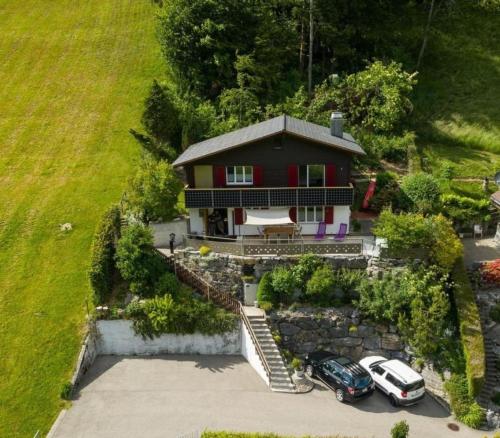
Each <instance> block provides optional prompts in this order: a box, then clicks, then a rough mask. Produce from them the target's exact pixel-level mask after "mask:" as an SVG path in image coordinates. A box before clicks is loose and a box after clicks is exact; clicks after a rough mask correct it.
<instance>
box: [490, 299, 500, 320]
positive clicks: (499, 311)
mask: <svg viewBox="0 0 500 438" xmlns="http://www.w3.org/2000/svg"><path fill="white" fill-rule="evenodd" d="M490 318H491V319H492V320H493V321H495V322H497V323H499V324H500V303H496V304H495V305H494V306H493V307H492V308H491V310H490Z"/></svg>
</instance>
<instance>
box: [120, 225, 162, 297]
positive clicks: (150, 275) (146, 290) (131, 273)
mask: <svg viewBox="0 0 500 438" xmlns="http://www.w3.org/2000/svg"><path fill="white" fill-rule="evenodd" d="M115 258H116V266H117V268H118V269H119V271H120V274H121V275H122V277H123V278H124V279H125V280H126V281H128V282H129V283H130V290H131V291H132V292H133V293H134V294H137V295H139V296H141V297H149V296H153V295H154V293H155V286H156V283H157V282H158V280H159V279H160V277H161V276H162V275H163V274H164V273H165V272H166V265H165V262H164V260H163V259H162V258H161V257H160V255H159V254H158V253H157V252H156V250H155V249H154V247H153V235H152V233H151V230H150V229H149V228H147V227H145V226H143V225H139V224H137V225H130V226H129V227H127V228H126V229H125V231H124V232H123V235H122V237H121V239H120V240H119V241H118V246H117V250H116V257H115Z"/></svg>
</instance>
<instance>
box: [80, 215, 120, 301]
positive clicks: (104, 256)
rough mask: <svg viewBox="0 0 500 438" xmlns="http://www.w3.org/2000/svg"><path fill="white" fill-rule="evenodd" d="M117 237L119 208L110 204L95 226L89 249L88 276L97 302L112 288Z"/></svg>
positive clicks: (118, 233)
mask: <svg viewBox="0 0 500 438" xmlns="http://www.w3.org/2000/svg"><path fill="white" fill-rule="evenodd" d="M119 237H120V210H119V208H118V207H117V206H112V207H111V208H109V209H108V210H107V211H106V212H105V213H104V215H103V216H102V218H101V221H100V222H99V224H98V226H97V230H96V232H95V235H94V240H93V242H92V249H91V256H90V268H89V271H88V276H89V281H90V286H91V288H92V291H93V292H94V297H95V300H96V302H97V303H98V304H102V303H104V302H105V301H106V300H107V298H108V297H109V295H110V294H111V291H112V289H113V275H114V272H115V261H114V256H115V244H116V241H117V240H118V238H119Z"/></svg>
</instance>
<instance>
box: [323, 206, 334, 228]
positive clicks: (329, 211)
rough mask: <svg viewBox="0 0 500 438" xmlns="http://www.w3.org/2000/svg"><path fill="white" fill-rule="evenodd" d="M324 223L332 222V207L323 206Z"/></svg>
mask: <svg viewBox="0 0 500 438" xmlns="http://www.w3.org/2000/svg"><path fill="white" fill-rule="evenodd" d="M325 223H327V224H333V207H325Z"/></svg>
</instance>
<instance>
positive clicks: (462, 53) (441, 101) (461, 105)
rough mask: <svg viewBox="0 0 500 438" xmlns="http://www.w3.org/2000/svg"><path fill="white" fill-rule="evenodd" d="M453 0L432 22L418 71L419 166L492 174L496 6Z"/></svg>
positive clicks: (499, 58)
mask: <svg viewBox="0 0 500 438" xmlns="http://www.w3.org/2000/svg"><path fill="white" fill-rule="evenodd" d="M465 3H466V2H457V3H456V7H457V8H458V9H457V12H456V13H455V14H454V15H452V16H449V17H447V16H442V20H441V21H440V22H439V23H438V25H437V26H435V27H434V30H433V33H432V35H431V38H430V42H429V50H428V52H427V55H426V57H425V59H424V64H423V67H422V68H421V72H420V74H419V76H418V80H419V84H418V86H417V91H416V105H415V107H416V111H415V123H416V125H417V134H418V139H417V141H418V146H419V148H420V150H421V152H422V155H423V157H424V168H426V169H427V170H431V171H433V172H434V173H438V174H439V172H440V169H441V168H442V166H443V164H444V163H448V164H450V165H452V166H453V169H454V171H455V176H457V177H467V178H471V177H473V178H482V177H484V176H488V177H492V176H493V175H494V174H495V172H496V171H499V170H500V105H498V102H499V101H500V81H499V79H498V78H499V72H500V32H498V29H499V28H500V11H498V9H497V11H493V10H489V11H485V10H480V9H476V10H474V9H472V8H468V7H466V6H465Z"/></svg>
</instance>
